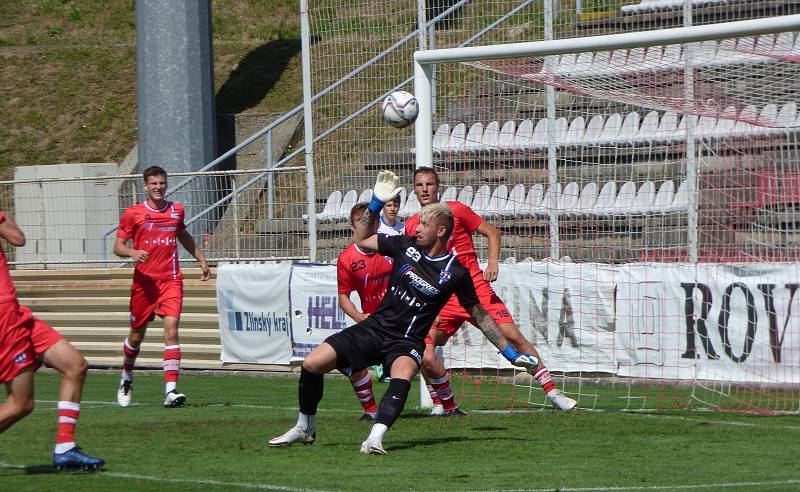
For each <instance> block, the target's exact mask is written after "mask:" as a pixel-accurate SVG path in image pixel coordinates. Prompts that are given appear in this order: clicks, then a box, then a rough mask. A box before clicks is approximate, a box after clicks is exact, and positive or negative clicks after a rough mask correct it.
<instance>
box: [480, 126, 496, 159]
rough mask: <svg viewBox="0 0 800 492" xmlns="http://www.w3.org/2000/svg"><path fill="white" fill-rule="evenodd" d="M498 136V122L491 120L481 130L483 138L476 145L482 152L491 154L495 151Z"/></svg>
mask: <svg viewBox="0 0 800 492" xmlns="http://www.w3.org/2000/svg"><path fill="white" fill-rule="evenodd" d="M499 137H500V123H498V122H497V121H492V122H491V123H489V124H488V125H486V128H485V129H484V130H483V139H482V140H481V144H480V146H479V147H478V152H480V153H482V154H493V153H494V152H496V151H497V139H498V138H499Z"/></svg>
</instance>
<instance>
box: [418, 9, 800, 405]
mask: <svg viewBox="0 0 800 492" xmlns="http://www.w3.org/2000/svg"><path fill="white" fill-rule="evenodd" d="M797 17H798V16H785V17H774V18H770V19H762V20H760V21H757V22H756V23H753V21H741V22H736V23H729V24H725V25H722V24H718V25H715V26H713V27H709V26H703V27H695V28H682V29H675V30H664V31H658V32H654V33H633V34H630V35H617V36H598V37H593V38H591V39H589V38H583V39H581V38H577V39H571V40H561V41H558V42H543V43H525V44H524V46H525V48H524V50H527V51H524V50H523V49H522V48H520V47H521V46H523V45H521V44H520V45H507V46H488V47H481V48H468V49H452V50H429V51H425V52H418V53H417V60H418V64H417V66H416V68H417V72H416V78H415V91H416V93H417V97H418V98H419V99H420V101H419V102H420V107H421V113H420V117H419V119H418V121H417V123H416V132H417V136H416V146H415V148H414V149H410V150H411V151H412V152H414V153H415V155H416V160H417V165H432V166H433V167H434V168H435V169H437V170H438V171H439V172H440V174H441V176H442V179H443V183H442V190H441V191H442V193H443V198H444V199H452V200H459V201H462V202H464V203H467V204H469V205H470V206H471V207H472V208H473V209H474V210H475V211H476V212H477V213H478V214H480V215H482V216H483V217H484V218H485V219H486V220H487V221H489V222H490V223H492V224H494V225H496V226H497V227H498V228H499V229H500V230H501V231H502V233H503V239H502V246H501V261H502V264H501V267H500V278H499V279H498V281H497V282H496V283H495V284H494V288H495V290H496V292H497V293H498V294H499V296H500V297H501V298H502V299H503V300H504V302H505V303H506V305H507V306H508V308H509V310H510V312H511V314H512V315H513V317H514V319H515V320H516V321H517V324H518V325H519V328H520V330H521V331H522V333H523V335H525V336H526V337H527V338H528V339H529V340H531V342H533V344H534V345H535V346H536V347H537V349H538V351H539V352H540V354H541V356H542V358H543V360H544V362H545V364H546V365H547V366H548V368H549V370H550V371H551V373H552V374H554V375H555V376H556V377H555V378H554V379H555V380H556V381H557V383H558V385H559V386H560V387H561V389H562V390H563V391H564V392H565V393H566V394H568V395H569V396H571V397H573V398H575V399H577V400H579V405H580V407H582V408H587V409H603V410H651V409H670V408H704V409H715V410H730V411H743V412H766V413H781V412H797V411H798V410H800V318H798V312H800V305H798V297H800V293H798V289H799V288H800V283H799V282H798V280H797V279H798V278H800V276H799V274H800V268H799V267H798V263H797V262H798V260H800V247H798V244H800V231H799V230H798V226H799V225H800V148H799V147H798V135H799V133H798V132H800V113H798V108H797V104H798V102H799V101H798V94H799V93H800V38H798V37H797V36H796V32H795V31H797V27H798V18H797ZM792 23H794V24H792ZM720 26H721V27H720ZM709 33H711V34H709ZM687 41H692V42H687ZM548 43H549V44H548ZM571 47H575V48H571ZM570 49H572V51H567V50H570ZM476 245H477V246H478V249H479V257H481V258H485V257H486V249H485V248H486V244H485V242H484V241H483V240H482V237H480V236H476ZM443 355H444V359H445V362H446V365H447V366H448V367H450V368H451V371H452V374H453V375H454V377H455V379H456V380H457V384H456V386H457V388H456V389H460V390H461V391H462V392H463V395H464V398H465V401H467V402H469V401H470V399H474V400H475V401H480V402H482V403H481V404H482V405H484V406H485V405H486V404H487V403H486V402H490V403H489V406H494V407H497V408H509V407H513V408H515V409H524V408H535V407H536V406H538V405H544V404H545V403H546V399H545V397H544V395H543V393H542V392H541V390H540V389H539V388H538V384H536V382H535V381H532V380H531V378H530V377H529V376H527V375H525V374H520V373H514V372H513V371H512V369H511V368H510V366H509V365H508V364H506V363H505V361H504V360H502V358H501V357H499V356H498V355H497V351H496V349H494V347H493V346H491V345H490V344H489V343H488V342H487V341H486V340H485V338H484V337H483V336H482V334H481V333H480V332H479V331H478V330H477V329H475V328H474V327H472V326H465V327H463V328H462V329H461V330H460V331H459V332H458V333H457V335H456V336H455V337H454V338H453V339H452V340H451V341H450V343H449V344H448V345H447V346H445V347H444V351H443ZM456 376H457V377H456ZM495 382H497V383H498V384H494V383H495ZM520 401H524V402H526V403H527V404H526V405H518V404H517V403H518V402H520Z"/></svg>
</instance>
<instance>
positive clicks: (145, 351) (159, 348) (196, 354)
mask: <svg viewBox="0 0 800 492" xmlns="http://www.w3.org/2000/svg"><path fill="white" fill-rule="evenodd" d="M70 343H71V344H72V345H74V346H75V348H77V349H78V350H80V351H81V352H82V353H83V354H84V355H85V354H89V353H93V354H98V353H106V354H109V355H114V356H116V357H118V358H119V359H120V360H119V361H118V363H120V364H121V363H122V349H121V348H120V347H121V345H120V343H119V342H72V341H70ZM221 352H222V346H221V345H220V344H218V343H205V344H202V343H183V342H181V354H182V355H183V354H187V355H189V356H192V357H193V358H195V359H208V358H214V357H216V358H217V359H219V354H220V353H221ZM139 354H140V355H144V356H145V357H148V356H150V357H162V356H163V354H164V343H163V341H159V342H148V341H147V340H145V342H144V343H142V346H141V348H140V352H139ZM137 361H138V359H137Z"/></svg>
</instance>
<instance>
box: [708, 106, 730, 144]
mask: <svg viewBox="0 0 800 492" xmlns="http://www.w3.org/2000/svg"><path fill="white" fill-rule="evenodd" d="M735 126H736V107H735V106H728V107H727V108H725V109H723V110H722V112H721V113H720V114H719V117H718V118H717V126H715V127H714V132H713V133H712V134H711V136H712V137H713V138H715V139H717V140H720V139H724V138H728V137H730V136H731V135H733V129H734V127H735Z"/></svg>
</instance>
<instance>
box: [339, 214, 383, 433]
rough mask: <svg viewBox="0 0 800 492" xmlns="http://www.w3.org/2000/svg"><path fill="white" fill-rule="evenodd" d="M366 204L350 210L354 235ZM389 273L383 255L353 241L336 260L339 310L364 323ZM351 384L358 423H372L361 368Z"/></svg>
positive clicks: (368, 385)
mask: <svg viewBox="0 0 800 492" xmlns="http://www.w3.org/2000/svg"><path fill="white" fill-rule="evenodd" d="M366 209H367V204H366V203H363V202H362V203H356V204H355V206H354V207H353V208H352V209H351V210H350V229H352V231H353V233H354V234H355V230H356V222H358V220H359V219H361V216H362V215H363V214H364V210H366ZM391 273H392V262H391V261H390V260H389V259H388V258H387V257H385V256H383V255H379V254H378V253H374V252H371V251H364V250H363V249H361V248H359V247H358V245H357V244H356V243H355V242H352V243H350V245H349V246H347V247H346V248H345V249H344V251H342V252H341V253H340V254H339V258H338V259H337V261H336V283H337V284H338V289H339V307H341V308H342V311H344V312H345V313H346V314H347V315H348V316H350V318H352V319H353V320H354V321H355V322H356V323H360V322H361V321H363V320H365V319H366V318H367V317H368V316H369V315H370V314H372V313H374V312H375V310H376V309H377V308H378V305H379V304H380V303H381V301H382V300H383V296H384V295H385V294H386V288H387V287H388V285H389V276H390V275H391ZM353 291H355V292H357V293H358V297H359V299H361V311H359V310H358V309H356V306H355V304H353V301H351V300H350V294H351V293H352V292H353ZM350 383H351V384H352V385H353V390H354V391H355V392H356V397H357V398H358V401H359V402H360V403H361V406H362V407H363V408H364V415H362V416H361V420H369V421H375V419H376V418H377V416H378V405H377V404H376V403H375V395H374V393H373V392H372V379H371V378H370V375H369V372H368V371H367V370H366V369H364V370H362V371H359V372H357V373H355V374H352V375H351V376H350Z"/></svg>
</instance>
